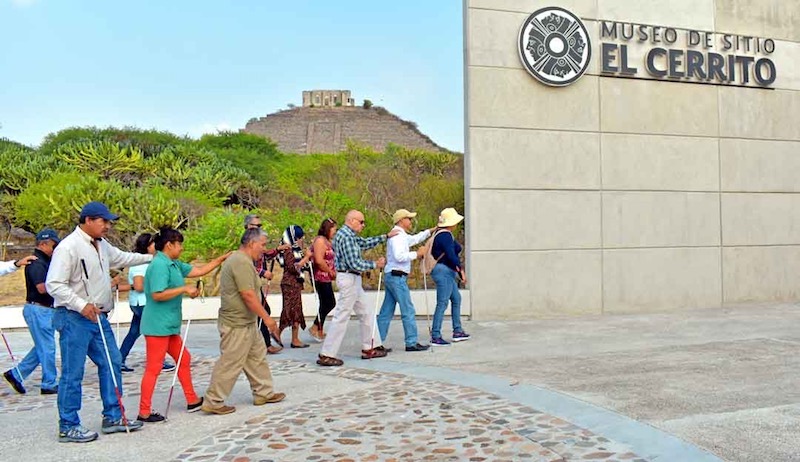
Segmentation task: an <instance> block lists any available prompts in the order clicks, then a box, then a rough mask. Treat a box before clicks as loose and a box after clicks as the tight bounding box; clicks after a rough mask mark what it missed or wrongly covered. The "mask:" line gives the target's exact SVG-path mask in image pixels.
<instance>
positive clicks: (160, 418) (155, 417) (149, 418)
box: [136, 411, 167, 423]
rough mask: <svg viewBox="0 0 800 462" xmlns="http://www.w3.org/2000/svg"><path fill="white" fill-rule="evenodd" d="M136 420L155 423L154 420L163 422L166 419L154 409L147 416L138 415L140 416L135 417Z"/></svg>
mask: <svg viewBox="0 0 800 462" xmlns="http://www.w3.org/2000/svg"><path fill="white" fill-rule="evenodd" d="M136 420H138V421H140V422H145V423H156V422H163V421H165V420H167V418H166V417H164V416H163V415H161V414H159V413H158V412H156V411H150V415H149V416H147V417H142V416H141V415H140V416H137V417H136Z"/></svg>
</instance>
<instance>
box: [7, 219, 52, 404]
mask: <svg viewBox="0 0 800 462" xmlns="http://www.w3.org/2000/svg"><path fill="white" fill-rule="evenodd" d="M59 241H60V239H59V238H58V233H56V232H55V231H53V230H52V229H43V230H42V231H39V233H38V234H37V235H36V249H34V251H33V255H34V256H35V257H36V259H35V260H34V261H32V262H31V263H30V264H28V266H26V267H25V289H26V295H25V306H24V307H23V308H22V316H23V317H24V318H25V323H26V324H28V330H30V332H31V337H32V338H33V348H32V349H31V351H30V352H28V354H27V355H25V359H23V360H22V362H20V363H19V364H18V365H17V367H15V368H13V369H10V370H7V371H6V372H4V373H3V377H4V378H5V379H6V382H8V383H9V384H10V385H11V388H13V389H14V390H15V391H16V392H17V393H25V386H24V385H23V382H24V381H25V379H26V378H27V377H28V376H29V375H30V374H31V372H33V371H34V370H35V369H36V368H37V367H38V366H39V364H41V365H42V388H41V393H42V394H43V395H54V394H56V393H58V384H57V382H56V377H57V375H58V372H57V371H56V337H55V331H54V330H53V314H54V313H55V310H54V309H53V297H51V296H50V295H49V294H48V293H47V289H46V288H45V280H46V278H47V269H48V268H49V267H50V257H51V256H52V255H53V250H54V249H55V248H56V245H58V243H59Z"/></svg>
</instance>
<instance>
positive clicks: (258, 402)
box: [253, 393, 286, 406]
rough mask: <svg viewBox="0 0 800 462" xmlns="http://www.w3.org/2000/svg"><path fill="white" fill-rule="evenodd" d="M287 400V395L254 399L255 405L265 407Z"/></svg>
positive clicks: (277, 394)
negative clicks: (265, 405)
mask: <svg viewBox="0 0 800 462" xmlns="http://www.w3.org/2000/svg"><path fill="white" fill-rule="evenodd" d="M284 398H286V393H273V394H271V395H269V396H267V397H266V398H265V397H263V396H256V397H255V398H253V404H254V405H256V406H263V405H264V404H272V403H278V402H280V401H283V399H284Z"/></svg>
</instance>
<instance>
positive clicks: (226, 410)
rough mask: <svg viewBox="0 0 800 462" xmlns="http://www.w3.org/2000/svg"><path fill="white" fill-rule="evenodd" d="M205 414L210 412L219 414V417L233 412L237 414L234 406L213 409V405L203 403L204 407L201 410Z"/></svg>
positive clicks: (224, 405)
mask: <svg viewBox="0 0 800 462" xmlns="http://www.w3.org/2000/svg"><path fill="white" fill-rule="evenodd" d="M200 409H201V410H202V411H203V412H208V413H209V414H217V415H225V414H230V413H232V412H236V408H235V407H233V406H228V405H226V404H223V405H222V406H220V407H211V404H210V403H208V402H207V401H206V402H203V406H202V407H201V408H200Z"/></svg>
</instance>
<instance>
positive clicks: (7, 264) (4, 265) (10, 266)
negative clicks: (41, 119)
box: [0, 260, 19, 276]
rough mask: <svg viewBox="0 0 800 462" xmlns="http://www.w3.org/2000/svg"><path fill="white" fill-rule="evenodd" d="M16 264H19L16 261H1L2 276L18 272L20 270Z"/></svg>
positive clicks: (0, 273) (0, 270)
mask: <svg viewBox="0 0 800 462" xmlns="http://www.w3.org/2000/svg"><path fill="white" fill-rule="evenodd" d="M16 262H17V261H16V260H11V261H0V276H3V275H4V274H8V273H13V272H14V271H16V270H18V269H19V268H17V267H16V266H14V263H16Z"/></svg>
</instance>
